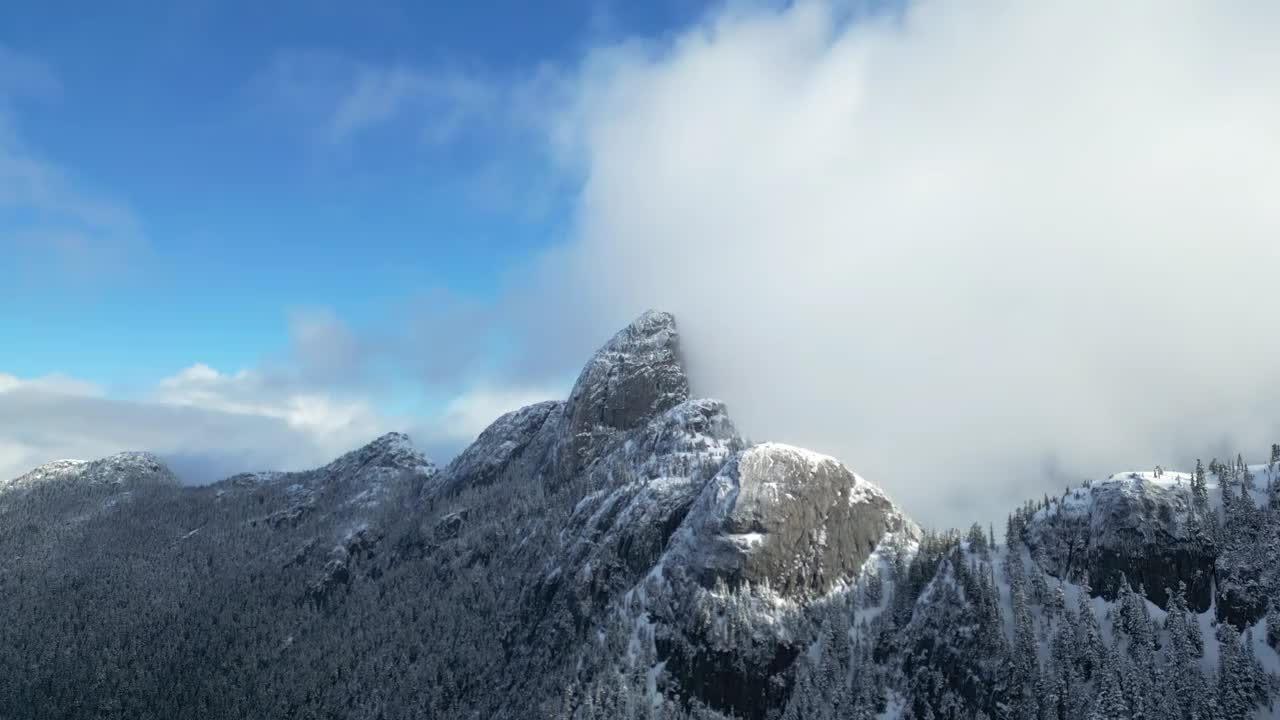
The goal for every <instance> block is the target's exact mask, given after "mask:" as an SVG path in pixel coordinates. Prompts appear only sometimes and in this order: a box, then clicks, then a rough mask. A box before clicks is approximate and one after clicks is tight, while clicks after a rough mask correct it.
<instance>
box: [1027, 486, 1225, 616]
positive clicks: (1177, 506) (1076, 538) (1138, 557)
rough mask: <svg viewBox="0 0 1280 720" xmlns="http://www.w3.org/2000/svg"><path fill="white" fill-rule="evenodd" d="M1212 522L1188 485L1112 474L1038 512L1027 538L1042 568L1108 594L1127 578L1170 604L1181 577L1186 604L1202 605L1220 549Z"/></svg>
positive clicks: (1200, 608)
mask: <svg viewBox="0 0 1280 720" xmlns="http://www.w3.org/2000/svg"><path fill="white" fill-rule="evenodd" d="M1210 523H1211V519H1210V517H1209V516H1208V515H1207V514H1206V513H1205V512H1203V511H1201V510H1198V509H1197V508H1196V507H1195V504H1194V503H1193V502H1192V497H1191V491H1190V486H1189V484H1187V483H1181V484H1177V483H1157V482H1153V481H1152V480H1151V479H1149V478H1145V477H1142V476H1139V475H1136V474H1133V475H1116V476H1113V477H1111V478H1110V479H1108V480H1105V481H1102V482H1096V483H1093V484H1092V485H1091V486H1090V487H1089V488H1083V489H1077V490H1075V491H1073V492H1072V494H1071V495H1070V496H1068V498H1067V499H1065V500H1064V501H1063V503H1062V504H1061V506H1060V507H1059V508H1055V511H1054V512H1051V513H1046V512H1044V511H1041V512H1040V513H1038V514H1037V515H1036V516H1035V517H1034V518H1032V521H1031V522H1030V523H1028V526H1027V529H1026V531H1025V533H1024V538H1025V540H1026V541H1027V545H1028V546H1029V547H1030V548H1031V550H1032V553H1033V555H1034V556H1035V557H1036V559H1037V561H1038V562H1040V564H1041V566H1042V567H1043V568H1044V569H1045V570H1046V571H1048V572H1049V573H1051V574H1052V575H1054V576H1056V577H1062V578H1070V579H1086V580H1088V582H1089V585H1090V586H1091V587H1092V588H1093V591H1094V593H1095V594H1096V595H1102V596H1103V597H1105V598H1106V599H1108V600H1114V599H1115V598H1116V595H1117V593H1119V592H1120V590H1121V589H1122V585H1121V582H1122V578H1124V579H1127V581H1128V582H1129V583H1131V584H1132V585H1133V586H1134V587H1137V586H1138V585H1139V584H1140V585H1141V586H1142V587H1143V588H1145V590H1146V594H1147V597H1148V598H1150V599H1151V601H1152V602H1155V603H1156V604H1158V605H1160V606H1161V607H1167V603H1168V600H1169V594H1168V591H1170V590H1176V589H1177V588H1178V584H1179V582H1185V583H1186V585H1187V601H1188V604H1189V605H1190V606H1191V607H1193V608H1194V609H1195V610H1196V611H1197V612H1204V611H1205V610H1207V609H1208V608H1209V606H1210V604H1211V601H1212V587H1213V575H1214V558H1215V557H1216V554H1217V550H1216V548H1215V546H1214V542H1213V540H1212V538H1211V536H1210V533H1209V527H1210Z"/></svg>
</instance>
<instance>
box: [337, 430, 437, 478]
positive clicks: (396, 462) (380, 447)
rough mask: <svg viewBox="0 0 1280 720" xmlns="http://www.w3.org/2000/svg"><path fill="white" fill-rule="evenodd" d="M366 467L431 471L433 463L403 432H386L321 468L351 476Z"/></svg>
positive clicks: (425, 472)
mask: <svg viewBox="0 0 1280 720" xmlns="http://www.w3.org/2000/svg"><path fill="white" fill-rule="evenodd" d="M367 468H383V469H388V470H408V471H411V472H417V473H424V474H430V473H432V472H435V464H434V463H432V462H431V460H430V459H428V458H427V456H426V455H424V454H422V453H421V452H418V450H417V449H416V448H415V447H414V446H413V441H412V440H410V439H409V436H408V435H406V434H404V433H402V432H389V433H386V434H384V435H381V436H379V437H378V438H376V439H374V440H373V441H371V442H369V443H367V444H365V445H363V446H361V447H359V448H356V449H355V450H352V451H351V452H348V453H347V454H345V455H343V456H342V457H340V458H338V459H337V460H334V461H333V462H331V463H329V464H328V465H326V466H324V467H323V468H321V471H322V472H325V473H327V474H338V475H342V476H346V475H352V474H354V473H356V472H358V471H361V470H364V469H367Z"/></svg>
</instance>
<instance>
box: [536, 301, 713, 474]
mask: <svg viewBox="0 0 1280 720" xmlns="http://www.w3.org/2000/svg"><path fill="white" fill-rule="evenodd" d="M688 398H689V380H688V378H687V377H686V376H685V372H684V368H683V367H682V366H681V364H680V360H679V333H677V331H676V322H675V317H674V316H672V315H671V314H670V313H664V312H656V311H652V310H650V311H648V312H646V313H644V314H643V315H641V316H640V317H639V318H637V319H636V320H635V321H634V322H632V323H631V324H630V325H628V326H627V327H625V328H623V329H622V330H621V331H619V332H618V333H617V334H616V335H614V336H613V339H611V340H610V341H609V342H608V343H607V344H606V345H605V346H604V347H602V348H601V349H600V350H599V351H597V352H596V354H595V355H594V356H593V357H592V358H591V360H590V361H589V362H588V363H587V365H586V367H584V368H583V369H582V373H581V374H580V375H579V376H578V380H577V382H576V383H575V384H574V386H573V390H572V391H571V392H570V393H569V399H568V401H567V402H566V403H565V406H564V423H565V427H564V429H563V431H562V438H561V441H560V443H559V444H558V446H557V448H556V458H557V462H556V473H555V476H556V477H555V478H554V479H555V480H557V481H560V480H564V479H567V478H571V477H573V476H575V475H577V474H578V473H580V472H582V471H583V470H585V469H586V468H587V467H589V466H590V465H591V463H592V462H594V461H595V460H596V459H597V458H598V457H599V455H598V452H599V451H600V450H601V449H602V448H603V447H604V446H606V445H608V443H609V441H610V440H611V439H613V438H616V437H617V436H619V435H620V434H622V433H625V432H627V431H630V430H634V429H636V428H640V427H644V426H645V425H646V424H647V423H648V422H649V420H650V419H652V418H654V417H656V416H657V415H659V414H661V413H662V412H664V411H666V410H668V409H670V408H672V407H675V406H676V405H678V404H680V403H681V402H684V401H685V400H687V399H688Z"/></svg>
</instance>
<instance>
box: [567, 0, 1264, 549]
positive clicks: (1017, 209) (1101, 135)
mask: <svg viewBox="0 0 1280 720" xmlns="http://www.w3.org/2000/svg"><path fill="white" fill-rule="evenodd" d="M837 10H838V9H836V8H833V7H832V6H831V5H829V4H826V3H816V2H814V3H803V2H802V3H796V4H794V5H792V6H789V7H787V8H785V9H773V8H760V7H758V6H742V5H730V6H729V7H728V9H725V10H723V11H720V12H718V13H716V14H715V15H713V16H712V17H711V18H709V19H708V21H707V22H706V23H704V24H702V25H700V26H698V27H696V28H692V29H690V30H688V31H687V32H685V33H683V34H679V35H677V36H675V37H673V38H671V39H669V40H667V41H663V42H662V43H629V44H623V45H620V46H616V47H610V48H601V49H598V50H596V51H594V52H593V53H591V54H590V55H589V56H588V58H587V59H586V61H585V62H584V63H583V64H582V67H581V68H580V69H579V71H578V72H577V74H576V75H573V76H572V77H570V78H569V85H570V87H571V93H570V97H571V98H572V103H571V104H570V105H569V107H568V109H567V110H566V112H565V113H564V114H563V115H562V116H561V118H560V120H561V122H560V123H559V124H558V125H556V126H555V127H554V133H553V135H552V137H551V138H550V139H551V140H552V141H554V142H555V143H556V145H557V147H558V148H560V150H561V153H562V156H563V157H564V159H565V160H566V162H569V163H571V164H572V165H573V166H575V167H577V168H578V169H579V170H580V171H581V173H582V177H583V187H582V191H581V195H580V197H579V204H578V207H577V214H576V227H577V238H576V241H575V243H574V245H573V247H571V248H570V249H569V251H568V253H567V256H568V258H569V260H568V261H567V263H565V264H567V265H569V266H570V267H571V268H572V270H571V271H570V273H569V277H568V278H567V279H566V278H565V277H564V276H563V274H562V272H561V274H559V275H558V276H557V277H556V279H555V281H554V282H555V283H556V284H558V285H560V286H564V287H568V288H571V289H575V290H571V292H577V293H578V294H579V296H580V301H579V302H577V303H576V304H575V305H576V307H578V308H586V309H585V310H579V312H585V313H586V314H588V315H592V316H593V317H595V318H596V319H597V322H596V325H595V326H596V327H602V326H605V325H616V324H619V323H622V322H625V321H626V319H627V318H628V317H629V316H631V315H633V314H635V313H636V312H638V311H639V310H641V309H643V308H645V307H649V306H657V307H663V308H666V309H670V310H672V311H674V312H676V314H677V316H678V317H679V319H680V321H681V323H682V326H683V331H684V337H685V339H686V343H687V344H686V351H687V360H688V363H689V365H690V368H691V371H692V374H693V376H694V381H695V385H696V389H697V390H698V391H699V392H701V393H705V394H710V395H716V396H720V397H722V398H723V399H725V400H726V401H727V402H728V404H729V407H730V410H731V412H732V413H733V415H734V416H735V418H736V419H737V420H738V422H739V424H740V426H741V427H742V428H743V429H744V430H745V431H746V432H748V433H749V434H750V435H752V436H753V437H757V438H765V437H768V438H775V439H779V440H785V441H790V442H796V443H799V444H804V445H808V446H811V447H814V448H815V449H818V450H822V451H826V452H830V453H832V454H834V455H837V456H839V457H840V458H842V459H843V460H844V461H846V462H847V463H849V464H850V465H852V466H854V467H855V468H858V469H859V470H860V471H861V472H863V473H865V474H866V475H868V476H869V477H872V478H873V479H876V480H877V481H879V482H881V483H882V484H884V485H885V486H886V487H887V488H888V489H889V490H890V491H891V492H892V493H893V494H894V495H896V496H897V497H898V498H899V499H900V500H901V501H902V502H903V503H904V504H905V505H906V507H907V508H908V510H910V511H911V512H913V513H914V514H916V515H917V516H918V517H919V518H920V519H922V520H923V521H926V522H929V523H935V524H949V523H963V522H967V521H969V520H970V519H972V518H982V519H986V518H998V517H1002V516H1003V514H1004V512H1005V511H1006V510H1007V509H1008V508H1009V507H1011V506H1012V505H1013V504H1015V503H1016V502H1018V501H1019V500H1020V499H1021V498H1025V497H1030V496H1034V495H1036V494H1038V493H1039V492H1042V491H1045V490H1047V491H1049V492H1053V491H1054V490H1055V489H1057V490H1060V489H1061V487H1062V483H1063V479H1064V476H1065V477H1066V478H1068V479H1075V478H1076V477H1078V476H1079V475H1080V474H1084V473H1090V474H1096V473H1100V472H1106V471H1109V470H1114V469H1119V468H1123V467H1126V466H1130V465H1136V466H1140V467H1146V466H1151V465H1154V464H1155V463H1165V464H1168V463H1170V462H1174V461H1184V462H1185V461H1186V460H1188V459H1189V458H1194V457H1195V456H1196V455H1197V454H1202V453H1204V454H1207V453H1209V452H1212V451H1215V450H1220V449H1221V448H1222V447H1223V441H1224V439H1225V440H1229V441H1230V442H1231V443H1233V444H1235V443H1238V444H1239V446H1240V449H1242V450H1244V451H1250V450H1252V451H1256V452H1262V451H1263V450H1264V449H1265V448H1266V447H1268V445H1267V443H1269V442H1271V441H1273V440H1276V439H1280V419H1278V418H1277V415H1276V411H1275V409H1276V408H1277V407H1280V369H1278V367H1277V365H1276V362H1275V359H1276V358H1277V357H1280V333H1276V332H1274V331H1273V328H1274V325H1275V319H1276V313H1277V308H1278V307H1280V306H1278V305H1277V303H1276V302H1275V301H1274V296H1275V292H1274V288H1275V287H1277V283H1278V282H1280V202H1276V200H1275V188H1277V187H1280V134H1277V133H1276V131H1275V128H1277V127H1280V92H1277V90H1276V85H1275V78H1274V69H1275V68H1277V67H1280V44H1277V43H1275V42H1274V38H1275V37H1276V35H1277V33H1280V6H1275V5H1270V4H1266V3H1230V2H1228V3H1210V2H1194V1H1191V0H1175V1H1174V2H1166V1H1161V2H1154V0H1152V1H1140V2H1128V3H1119V4H1116V3H1101V2H1079V1H1078V0H1070V1H1068V0H1053V1H1045V2H1034V3H1027V2H1012V1H1009V0H979V1H978V2H973V1H972V0H965V1H963V2H962V1H961V0H922V1H920V2H914V3H911V4H910V5H909V6H908V7H907V9H906V10H905V12H904V14H903V15H902V16H901V17H900V18H888V17H882V18H863V19H860V20H858V21H857V22H855V23H852V24H849V23H846V22H844V21H843V20H842V19H841V18H840V13H839V12H838V11H837ZM992 503H994V507H992V506H991V504H992Z"/></svg>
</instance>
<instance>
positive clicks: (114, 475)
mask: <svg viewBox="0 0 1280 720" xmlns="http://www.w3.org/2000/svg"><path fill="white" fill-rule="evenodd" d="M49 482H66V483H75V484H86V485H97V486H117V487H126V488H127V487H137V486H141V485H157V484H158V485H177V484H178V478H177V476H176V475H174V474H173V471H172V470H170V469H169V467H168V466H167V465H165V464H164V461H163V460H161V459H160V458H159V457H157V456H155V455H153V454H151V453H147V452H122V453H117V454H115V455H110V456H108V457H105V458H102V459H100V460H93V461H83V460H55V461H53V462H51V463H46V464H44V465H41V466H40V467H38V468H35V469H34V470H31V471H30V472H28V473H26V474H24V475H22V476H20V477H18V478H15V479H13V480H10V481H9V482H8V483H0V488H4V487H10V488H20V487H31V486H35V485H39V484H42V483H49Z"/></svg>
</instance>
